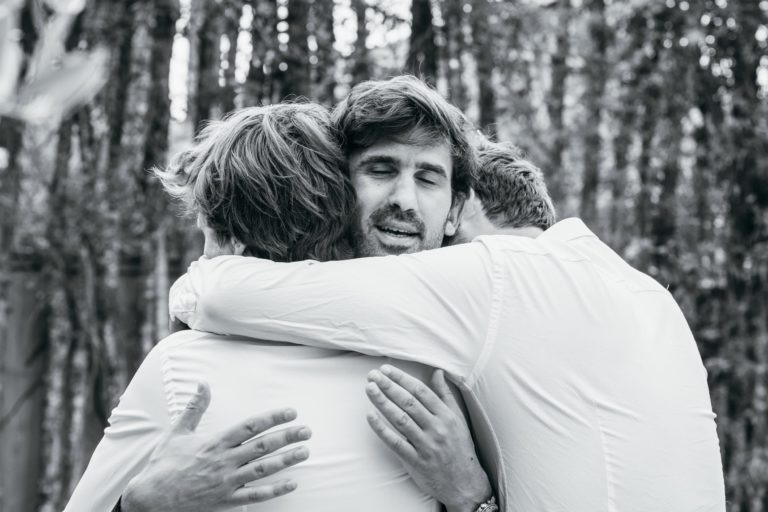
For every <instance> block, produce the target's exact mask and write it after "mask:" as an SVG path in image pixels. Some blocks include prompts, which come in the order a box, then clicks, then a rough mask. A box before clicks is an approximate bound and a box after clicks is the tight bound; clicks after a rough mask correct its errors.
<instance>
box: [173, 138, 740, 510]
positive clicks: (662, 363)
mask: <svg viewBox="0 0 768 512" xmlns="http://www.w3.org/2000/svg"><path fill="white" fill-rule="evenodd" d="M505 151H507V152H508V151H509V150H508V149H507V150H505V149H504V148H503V147H499V146H492V147H491V148H490V149H488V150H484V152H483V155H481V159H484V161H485V162H486V163H488V164H489V165H490V167H489V171H490V172H496V173H497V175H496V177H495V178H493V179H489V182H491V183H497V184H504V183H514V182H518V180H521V181H522V182H523V184H524V188H525V187H528V188H526V189H525V190H526V191H525V192H524V193H520V194H519V195H518V199H520V200H521V201H524V202H526V203H527V204H526V205H524V206H523V205H521V206H517V207H515V208H508V207H503V208H497V206H498V205H495V204H494V201H493V199H492V194H489V195H488V196H486V202H485V203H484V202H483V201H480V200H478V202H477V203H476V204H475V206H476V212H475V213H476V214H477V215H482V216H484V217H485V220H486V222H484V223H483V224H482V225H483V226H484V228H482V229H492V232H493V233H495V234H494V235H492V236H480V237H478V238H476V239H475V240H474V241H473V242H472V243H466V244H461V245H456V246H453V247H446V248H442V249H436V250H432V251H423V252H420V253H416V254H403V255H400V256H398V257H386V258H360V259H355V260H348V261H339V262H326V263H308V262H298V263H292V264H280V263H274V262H270V261H264V260H257V259H242V258H235V257H227V258H218V259H215V260H211V261H208V262H201V263H200V264H199V265H197V266H195V267H193V268H191V269H190V272H189V273H188V274H187V276H186V277H185V280H187V281H189V282H194V283H196V286H195V287H194V290H192V292H193V294H194V296H195V297H196V300H195V301H194V302H195V304H196V308H195V311H194V313H193V314H191V315H189V317H188V318H187V320H188V321H189V323H190V325H191V326H192V327H193V328H195V329H201V330H211V331H215V332H225V333H233V334H234V333H236V334H239V335H244V336H263V335H266V334H268V335H269V336H270V337H272V338H275V339H279V340H282V341H286V342H291V343H300V344H306V345H310V346H318V347H326V348H339V349H344V350H355V351H358V352H361V353H364V354H368V355H375V356H392V357H396V358H398V359H408V360H412V361H416V362H420V363H423V364H427V365H430V366H434V367H437V368H442V369H444V370H445V371H446V372H447V373H448V374H449V375H450V376H451V377H452V378H453V380H454V381H455V382H457V383H458V384H459V386H460V387H461V389H462V391H463V394H464V397H465V400H466V401H467V406H468V409H469V412H470V416H471V418H472V421H473V426H474V427H475V429H476V434H477V438H478V441H479V442H480V445H481V446H483V448H484V450H483V451H485V452H486V453H490V454H492V455H493V456H494V457H493V458H492V459H491V460H490V462H491V465H492V473H493V475H494V476H496V477H497V478H498V481H499V482H500V489H499V490H500V498H501V500H502V505H503V507H504V508H505V509H506V510H546V511H565V510H568V511H584V512H591V511H595V510H609V511H611V510H616V511H622V512H633V511H636V512H641V511H642V512H647V511H666V510H675V511H686V512H688V511H689V512H693V511H713V512H714V511H717V512H722V511H724V510H725V499H724V486H723V473H722V464H721V461H720V452H719V443H718V439H717V434H716V428H715V422H714V417H715V416H714V414H713V412H712V408H711V403H710V399H709V394H708V388H707V382H706V370H705V369H704V366H703V364H702V362H701V357H700V356H699V353H698V350H697V347H696V344H695V341H694V339H693V336H692V334H691V331H690V329H689V327H688V325H687V323H686V322H685V318H684V317H683V315H682V313H681V311H680V309H679V307H678V306H677V304H676V303H675V301H674V299H673V298H672V296H671V295H670V293H669V292H668V291H667V290H666V289H665V288H664V287H662V286H660V285H659V284H658V283H657V282H656V281H654V280H653V279H651V278H650V277H648V276H647V275H645V274H643V273H641V272H638V271H637V270H635V269H633V268H632V267H630V266H629V265H628V264H627V263H626V262H624V261H623V260H622V259H621V258H620V257H619V256H618V255H617V254H616V253H614V252H613V251H612V250H611V249H610V248H608V247H607V246H606V245H604V244H603V243H602V242H601V241H600V240H599V239H598V238H597V237H596V236H595V235H594V234H593V233H591V232H590V231H589V230H588V229H587V228H586V226H584V224H583V223H582V222H581V221H579V220H578V219H568V220H565V221H561V222H559V223H557V224H555V225H553V226H551V227H549V226H548V224H549V223H550V219H551V218H553V216H554V212H553V211H552V209H551V201H549V198H548V196H547V195H546V189H545V188H544V187H543V183H541V180H540V179H539V178H540V175H538V173H536V172H533V171H532V167H531V166H529V165H528V164H523V163H522V162H521V161H520V160H519V158H518V156H516V155H515V154H514V153H509V154H507V155H505V154H504V152H505ZM498 173H501V174H498ZM507 178H511V181H508V180H507ZM502 186H503V185H502ZM481 187H482V186H481ZM479 196H480V193H477V194H476V198H477V197H479ZM510 214H511V216H512V217H515V216H522V217H523V218H524V219H525V220H524V221H522V222H520V223H519V225H518V224H517V223H516V222H515V221H513V220H512V219H507V218H505V217H506V216H507V215H510ZM507 222H510V224H509V225H507ZM374 225H375V223H374ZM375 227H377V228H378V229H379V231H384V230H385V228H387V226H386V225H385V226H384V227H379V226H378V225H375ZM545 228H546V229H545ZM476 229H478V228H476ZM478 230H480V229H478ZM368 233H369V237H371V238H373V239H374V241H376V240H378V239H380V238H379V237H380V235H379V233H378V232H377V231H375V230H369V231H368ZM474 234H475V233H473V232H468V233H467V234H466V235H465V238H470V237H474ZM320 291H322V293H321V292H320ZM273 319H279V321H275V320H273ZM366 391H367V393H368V396H369V398H370V399H371V401H372V402H373V403H374V405H375V406H376V408H377V411H378V412H377V413H376V414H372V415H369V422H370V424H371V426H372V427H373V428H374V430H375V431H376V432H377V434H378V435H379V436H380V437H381V438H382V440H384V442H385V443H386V444H387V445H388V446H389V447H390V448H391V449H392V450H393V451H394V452H395V453H397V454H398V456H400V458H401V459H402V460H404V461H405V462H406V463H407V464H410V465H413V466H415V467H423V466H422V465H421V463H422V459H423V457H422V454H421V453H420V450H419V447H420V446H422V445H426V444H429V443H425V442H423V439H424V438H425V436H428V434H429V432H428V429H426V428H425V427H424V425H428V424H429V423H430V422H431V421H433V417H434V416H435V415H436V414H437V413H436V407H437V405H438V404H437V402H436V401H435V397H434V396H433V394H432V393H431V392H430V391H429V389H428V388H427V387H426V386H424V385H423V384H422V383H420V382H418V381H416V380H414V379H412V378H411V377H410V376H409V375H408V374H406V373H404V372H402V371H400V370H398V369H397V368H394V367H392V366H386V365H385V366H383V367H382V368H381V369H380V370H376V371H373V372H371V374H369V384H368V386H367V388H366ZM384 419H386V420H388V421H389V423H387V422H385V421H384ZM438 439H439V436H438Z"/></svg>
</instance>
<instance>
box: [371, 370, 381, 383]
mask: <svg viewBox="0 0 768 512" xmlns="http://www.w3.org/2000/svg"><path fill="white" fill-rule="evenodd" d="M382 377H384V376H383V375H382V374H381V372H380V371H379V370H371V371H370V372H368V380H372V381H379V380H381V379H382Z"/></svg>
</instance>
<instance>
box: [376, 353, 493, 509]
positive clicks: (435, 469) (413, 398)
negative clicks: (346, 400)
mask: <svg viewBox="0 0 768 512" xmlns="http://www.w3.org/2000/svg"><path fill="white" fill-rule="evenodd" d="M368 380H369V383H368V385H367V386H366V393H367V394H368V398H369V399H370V400H371V402H372V403H373V405H374V406H375V407H376V409H377V411H372V412H371V413H369V414H368V423H369V424H370V426H371V428H372V429H373V430H374V432H376V434H377V435H378V436H379V438H380V439H381V440H382V441H383V442H384V444H386V445H387V446H388V447H389V448H390V449H391V450H392V451H394V452H395V453H396V454H397V455H398V457H399V458H400V459H401V461H402V462H403V465H404V466H405V468H406V470H407V471H408V473H409V474H410V475H411V477H412V478H413V479H414V480H415V482H416V484H417V485H418V486H419V487H420V488H421V489H422V490H423V491H424V492H426V493H427V494H429V495H431V496H433V497H434V498H435V499H437V500H438V501H440V502H441V503H443V504H444V505H445V506H446V507H447V508H448V510H449V511H452V510H467V511H471V510H475V509H477V507H478V505H480V504H481V503H483V502H484V501H486V500H487V499H488V498H489V497H490V496H491V493H492V489H491V485H490V482H489V480H488V477H487V476H486V474H485V471H484V470H483V468H482V467H481V466H480V462H479V461H478V459H477V454H476V453H475V445H474V442H473V440H472V435H471V434H470V431H469V427H468V426H467V422H466V420H465V419H464V414H463V413H462V411H461V407H460V406H459V404H458V402H457V401H456V398H455V397H454V396H453V393H452V392H451V390H450V388H449V387H448V383H447V382H446V380H445V377H444V374H443V371H442V370H436V371H435V373H434V374H433V376H432V387H433V388H434V391H433V390H432V389H430V388H429V387H428V386H426V385H425V384H424V383H422V382H421V381H420V380H418V379H417V378H415V377H413V376H411V375H409V374H408V373H406V372H404V371H402V370H399V369H397V368H394V367H392V366H390V365H384V366H382V367H381V370H380V371H379V370H373V371H372V372H371V373H370V374H369V375H368Z"/></svg>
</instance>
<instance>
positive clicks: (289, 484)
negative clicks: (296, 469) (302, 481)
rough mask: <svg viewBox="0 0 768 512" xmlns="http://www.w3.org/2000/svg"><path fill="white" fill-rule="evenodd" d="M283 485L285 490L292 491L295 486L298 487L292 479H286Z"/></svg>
mask: <svg viewBox="0 0 768 512" xmlns="http://www.w3.org/2000/svg"><path fill="white" fill-rule="evenodd" d="M284 485H285V490H286V491H294V490H296V487H298V486H299V485H298V484H297V483H296V482H294V481H288V482H285V484H284Z"/></svg>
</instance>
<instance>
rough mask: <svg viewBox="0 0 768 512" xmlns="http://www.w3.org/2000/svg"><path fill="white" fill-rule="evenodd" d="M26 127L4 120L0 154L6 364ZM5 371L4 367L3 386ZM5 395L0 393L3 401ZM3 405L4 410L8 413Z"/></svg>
mask: <svg viewBox="0 0 768 512" xmlns="http://www.w3.org/2000/svg"><path fill="white" fill-rule="evenodd" d="M22 133H23V124H22V123H21V122H20V121H16V120H13V119H9V118H2V117H0V148H2V149H0V151H5V155H6V156H5V167H4V168H0V361H5V358H4V357H3V356H4V354H5V344H6V343H7V338H6V327H7V325H8V315H9V310H10V307H11V306H10V304H9V303H8V288H9V286H10V284H11V257H12V254H13V249H14V247H15V243H14V242H15V238H16V224H17V222H18V216H17V212H18V210H19V194H20V192H21V167H20V166H19V162H18V156H19V153H20V152H21V146H22ZM4 379H5V370H4V369H2V367H0V386H1V385H2V383H3V382H4ZM1 397H2V394H0V398H1ZM3 405H4V404H3V403H2V402H0V411H5V408H4V407H3Z"/></svg>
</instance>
